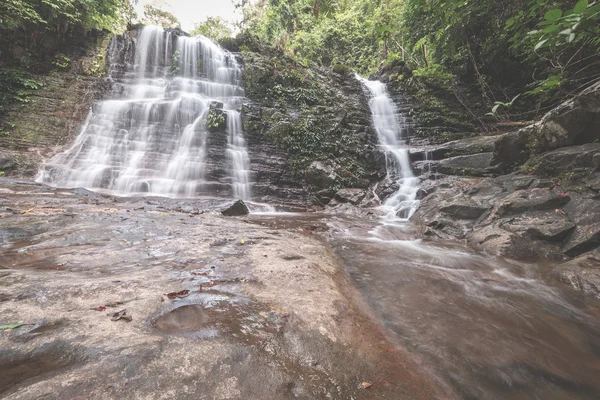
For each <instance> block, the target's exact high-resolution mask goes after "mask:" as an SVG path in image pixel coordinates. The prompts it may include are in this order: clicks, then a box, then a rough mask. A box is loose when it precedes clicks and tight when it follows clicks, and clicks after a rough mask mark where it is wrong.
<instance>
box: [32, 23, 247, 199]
mask: <svg viewBox="0 0 600 400" xmlns="http://www.w3.org/2000/svg"><path fill="white" fill-rule="evenodd" d="M108 62H109V65H110V78H109V79H110V80H111V83H112V90H111V91H110V93H109V94H108V96H107V97H108V99H107V100H105V101H102V102H99V103H97V104H96V105H95V106H94V107H93V109H92V111H91V112H90V115H89V117H88V120H87V122H86V124H85V126H84V128H83V129H82V131H81V133H80V135H79V136H78V137H77V139H76V140H75V143H74V145H73V146H72V147H71V148H70V149H68V150H67V151H65V152H64V153H61V154H58V155H57V156H55V157H53V158H52V159H51V160H49V161H48V162H47V163H46V165H45V166H44V167H43V168H42V170H41V171H40V173H39V174H38V177H37V180H38V181H39V182H43V183H46V184H49V185H52V186H57V187H65V188H76V187H84V188H86V189H92V190H103V191H108V192H111V193H114V194H119V195H136V194H142V195H159V196H169V197H195V196H198V195H203V194H204V195H206V194H208V195H212V194H216V193H218V194H220V195H221V196H229V197H231V196H233V197H235V198H241V199H244V200H250V198H251V184H250V181H251V179H250V158H249V155H248V151H247V149H246V145H245V140H244V135H243V131H242V122H241V114H240V111H239V108H240V107H241V105H242V101H243V99H244V89H243V88H242V86H241V79H242V70H241V67H240V65H239V64H238V62H237V60H236V58H235V56H234V55H233V54H231V53H229V52H227V51H226V50H224V49H222V48H220V47H219V46H218V45H216V44H215V43H213V42H212V41H211V40H209V39H207V38H205V37H202V36H198V37H187V36H181V35H175V34H174V33H173V32H171V31H168V30H165V29H163V28H160V27H155V26H147V27H145V28H143V29H142V30H141V31H139V33H138V36H137V38H135V40H132V39H131V38H129V37H114V38H113V42H112V43H111V46H110V49H109V55H108ZM225 137H226V140H225ZM211 142H215V143H218V144H221V143H222V145H221V146H213V147H211V150H212V151H215V148H216V149H218V150H217V151H218V153H217V154H213V155H212V159H211V154H209V153H210V152H209V149H208V147H209V143H211ZM221 159H222V160H221ZM223 160H224V161H223ZM224 170H225V171H224Z"/></svg>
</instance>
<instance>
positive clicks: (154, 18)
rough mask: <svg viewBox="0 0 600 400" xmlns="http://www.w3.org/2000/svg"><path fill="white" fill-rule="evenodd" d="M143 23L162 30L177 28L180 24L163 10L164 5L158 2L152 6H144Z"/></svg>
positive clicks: (174, 17)
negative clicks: (159, 27) (156, 26)
mask: <svg viewBox="0 0 600 400" xmlns="http://www.w3.org/2000/svg"><path fill="white" fill-rule="evenodd" d="M143 22H145V23H148V24H151V25H158V26H162V27H163V28H179V27H181V24H180V23H179V20H178V19H177V17H176V16H174V15H173V14H172V13H170V12H169V11H166V10H165V9H164V5H163V4H161V3H160V2H153V3H152V4H144V20H143Z"/></svg>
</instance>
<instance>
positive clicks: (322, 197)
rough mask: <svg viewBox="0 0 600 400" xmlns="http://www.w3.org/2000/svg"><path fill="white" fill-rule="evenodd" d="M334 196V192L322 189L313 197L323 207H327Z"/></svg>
mask: <svg viewBox="0 0 600 400" xmlns="http://www.w3.org/2000/svg"><path fill="white" fill-rule="evenodd" d="M334 196H335V190H331V189H323V190H320V191H318V192H317V193H315V197H316V199H317V201H318V202H319V204H321V205H323V206H325V205H327V204H328V203H329V202H330V201H331V199H333V197H334Z"/></svg>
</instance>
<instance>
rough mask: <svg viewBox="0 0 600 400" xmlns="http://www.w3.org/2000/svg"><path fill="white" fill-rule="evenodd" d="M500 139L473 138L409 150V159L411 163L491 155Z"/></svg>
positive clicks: (499, 136)
mask: <svg viewBox="0 0 600 400" xmlns="http://www.w3.org/2000/svg"><path fill="white" fill-rule="evenodd" d="M501 137H502V135H496V136H475V137H472V138H467V139H460V140H454V141H451V142H447V143H443V144H440V145H436V146H426V147H417V148H412V149H410V158H411V160H412V161H423V160H441V159H444V158H450V157H456V156H465V155H472V154H479V153H492V152H493V151H494V150H495V148H496V141H497V140H498V139H499V138H501Z"/></svg>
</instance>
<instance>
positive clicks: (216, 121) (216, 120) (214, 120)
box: [204, 109, 225, 129]
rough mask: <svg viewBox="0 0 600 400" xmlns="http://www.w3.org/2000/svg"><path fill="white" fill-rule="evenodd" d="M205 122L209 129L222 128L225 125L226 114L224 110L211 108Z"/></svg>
mask: <svg viewBox="0 0 600 400" xmlns="http://www.w3.org/2000/svg"><path fill="white" fill-rule="evenodd" d="M204 124H205V125H206V127H207V128H208V129H221V128H224V127H225V115H224V114H223V111H220V112H219V111H217V110H214V109H211V110H210V111H209V112H208V114H207V115H206V119H205V120H204Z"/></svg>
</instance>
